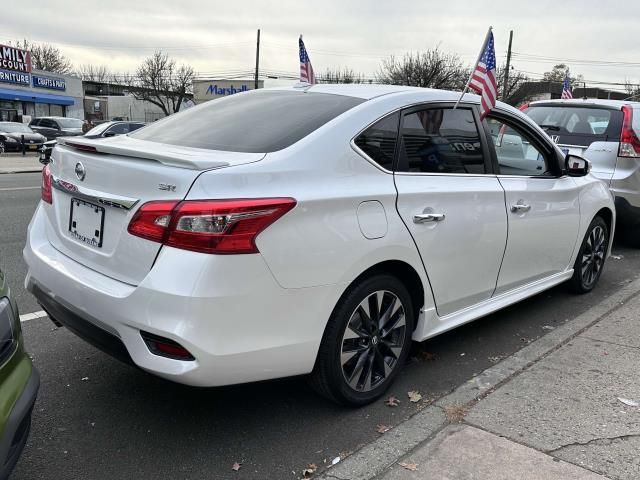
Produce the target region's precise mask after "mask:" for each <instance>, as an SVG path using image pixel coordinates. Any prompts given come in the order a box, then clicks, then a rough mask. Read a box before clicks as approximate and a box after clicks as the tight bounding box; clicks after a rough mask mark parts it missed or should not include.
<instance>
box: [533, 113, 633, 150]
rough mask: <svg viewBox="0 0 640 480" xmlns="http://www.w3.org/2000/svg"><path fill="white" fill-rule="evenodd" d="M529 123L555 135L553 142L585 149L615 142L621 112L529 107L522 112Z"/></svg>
mask: <svg viewBox="0 0 640 480" xmlns="http://www.w3.org/2000/svg"><path fill="white" fill-rule="evenodd" d="M525 113H526V114H527V115H529V116H530V117H531V118H532V119H533V121H535V122H536V123H537V124H538V125H540V126H541V127H542V128H543V129H545V130H546V131H547V133H548V134H549V135H551V136H552V137H553V136H557V137H558V138H556V139H555V140H556V143H559V144H564V145H579V146H585V147H587V146H589V145H591V143H593V142H596V141H619V140H620V129H621V128H622V112H621V111H619V110H613V109H608V108H597V107H593V106H589V107H581V106H571V105H566V106H565V105H561V104H556V105H531V106H530V107H529V108H528V109H526V110H525Z"/></svg>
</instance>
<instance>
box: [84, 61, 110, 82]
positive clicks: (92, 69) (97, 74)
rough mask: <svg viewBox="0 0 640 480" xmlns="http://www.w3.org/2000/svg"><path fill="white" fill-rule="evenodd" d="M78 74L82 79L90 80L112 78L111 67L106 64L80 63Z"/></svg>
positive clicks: (100, 80)
mask: <svg viewBox="0 0 640 480" xmlns="http://www.w3.org/2000/svg"><path fill="white" fill-rule="evenodd" d="M76 75H77V76H78V77H80V78H81V79H82V80H88V81H90V82H107V81H109V80H110V78H111V74H110V73H109V69H108V68H107V67H105V66H104V65H99V66H96V65H91V64H84V65H80V67H79V68H78V70H77V71H76Z"/></svg>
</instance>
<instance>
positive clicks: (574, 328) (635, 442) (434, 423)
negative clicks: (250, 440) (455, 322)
mask: <svg viewBox="0 0 640 480" xmlns="http://www.w3.org/2000/svg"><path fill="white" fill-rule="evenodd" d="M639 317H640V280H636V281H635V282H633V283H631V284H629V285H627V286H626V287H624V288H623V289H622V290H621V291H619V292H618V293H616V294H615V295H612V296H611V297H609V298H608V299H607V300H605V301H603V302H602V303H601V304H599V305H596V306H594V307H593V308H592V309H591V310H589V311H588V312H586V313H585V314H583V315H581V316H580V317H578V318H576V319H574V320H572V321H571V322H569V323H567V324H565V325H563V326H562V327H559V328H557V329H556V330H554V331H552V332H551V333H549V334H547V335H546V336H544V337H542V338H541V339H539V340H538V341H536V342H534V343H532V344H530V345H529V346H527V347H526V348H524V349H523V350H521V351H520V352H518V353H516V354H515V355H513V356H512V357H509V358H507V359H505V360H504V361H502V362H500V363H499V364H497V365H496V366H494V367H492V368H490V369H488V370H486V371H485V372H483V373H482V374H480V375H479V376H478V377H476V378H474V379H472V380H471V381H470V382H468V383H466V384H465V385H463V386H461V387H460V388H458V389H457V390H456V391H454V392H453V393H451V394H450V395H448V396H446V397H444V398H442V399H440V400H438V401H437V402H436V403H435V404H434V405H431V406H429V407H427V408H426V409H424V410H423V411H421V412H419V413H418V414H416V415H415V416H413V417H412V418H410V419H409V420H408V421H406V422H405V423H403V424H401V425H398V426H397V427H396V428H394V429H393V430H391V431H389V432H388V433H385V434H384V435H383V436H382V437H381V438H380V439H378V441H376V442H374V443H372V444H370V445H368V446H366V447H364V448H363V449H362V450H360V451H359V452H357V453H356V454H354V455H352V456H351V457H348V458H347V459H345V460H344V461H343V462H341V463H339V464H337V465H336V466H335V467H333V468H330V469H329V470H327V471H326V472H325V473H324V475H323V476H322V477H321V478H323V479H327V480H328V479H334V480H335V479H339V480H347V479H349V480H355V479H370V478H377V479H384V480H405V479H407V480H408V479H411V480H414V479H420V480H424V479H438V480H439V479H447V480H458V479H465V480H466V479H469V480H471V479H474V480H475V479H479V480H503V479H504V480H515V479H517V480H538V479H543V480H553V479H571V480H573V479H576V480H578V479H584V480H595V479H612V480H618V479H620V480H622V479H624V480H637V479H640V455H639V454H638V451H640V406H639V405H640V318H639Z"/></svg>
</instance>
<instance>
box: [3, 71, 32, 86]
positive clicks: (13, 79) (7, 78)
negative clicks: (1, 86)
mask: <svg viewBox="0 0 640 480" xmlns="http://www.w3.org/2000/svg"><path fill="white" fill-rule="evenodd" d="M0 82H4V83H13V84H16V85H29V84H30V83H31V82H30V80H29V74H28V73H21V72H9V71H7V70H0Z"/></svg>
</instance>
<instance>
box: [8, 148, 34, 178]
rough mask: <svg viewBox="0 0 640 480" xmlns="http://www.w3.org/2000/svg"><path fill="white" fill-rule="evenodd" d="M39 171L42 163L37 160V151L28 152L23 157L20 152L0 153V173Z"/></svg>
mask: <svg viewBox="0 0 640 480" xmlns="http://www.w3.org/2000/svg"><path fill="white" fill-rule="evenodd" d="M40 171H42V164H41V163H40V162H39V161H38V154H37V153H33V152H29V153H27V154H26V155H25V156H24V157H23V156H22V153H3V154H2V155H0V174H2V173H27V172H40Z"/></svg>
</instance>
